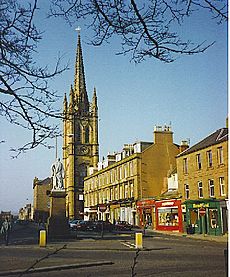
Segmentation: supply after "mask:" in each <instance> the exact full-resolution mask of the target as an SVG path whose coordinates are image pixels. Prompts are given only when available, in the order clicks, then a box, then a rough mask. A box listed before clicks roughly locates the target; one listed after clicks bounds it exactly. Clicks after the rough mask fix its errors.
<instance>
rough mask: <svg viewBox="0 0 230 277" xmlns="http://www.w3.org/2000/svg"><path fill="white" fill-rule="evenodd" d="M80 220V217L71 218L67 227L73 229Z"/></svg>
mask: <svg viewBox="0 0 230 277" xmlns="http://www.w3.org/2000/svg"><path fill="white" fill-rule="evenodd" d="M82 221H83V220H81V219H74V220H71V221H69V227H70V228H71V229H73V230H74V229H76V226H77V224H79V223H80V222H82Z"/></svg>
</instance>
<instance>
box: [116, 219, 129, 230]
mask: <svg viewBox="0 0 230 277" xmlns="http://www.w3.org/2000/svg"><path fill="white" fill-rule="evenodd" d="M132 228H133V225H131V224H129V223H128V222H127V221H118V222H117V223H116V224H115V230H117V231H131V229H132Z"/></svg>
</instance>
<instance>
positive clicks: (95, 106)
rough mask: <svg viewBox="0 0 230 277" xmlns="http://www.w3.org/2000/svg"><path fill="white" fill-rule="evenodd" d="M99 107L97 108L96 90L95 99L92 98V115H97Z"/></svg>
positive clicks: (94, 92)
mask: <svg viewBox="0 0 230 277" xmlns="http://www.w3.org/2000/svg"><path fill="white" fill-rule="evenodd" d="M97 111H98V107H97V92H96V88H94V91H93V98H92V113H93V114H94V115H97Z"/></svg>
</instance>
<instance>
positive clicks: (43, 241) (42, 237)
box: [39, 230, 46, 247]
mask: <svg viewBox="0 0 230 277" xmlns="http://www.w3.org/2000/svg"><path fill="white" fill-rule="evenodd" d="M39 246H40V247H46V230H41V231H40V237H39Z"/></svg>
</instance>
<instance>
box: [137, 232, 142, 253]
mask: <svg viewBox="0 0 230 277" xmlns="http://www.w3.org/2000/svg"><path fill="white" fill-rule="evenodd" d="M136 248H137V249H142V248H143V245H142V233H136Z"/></svg>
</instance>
